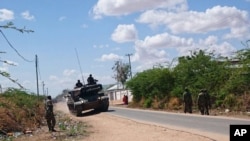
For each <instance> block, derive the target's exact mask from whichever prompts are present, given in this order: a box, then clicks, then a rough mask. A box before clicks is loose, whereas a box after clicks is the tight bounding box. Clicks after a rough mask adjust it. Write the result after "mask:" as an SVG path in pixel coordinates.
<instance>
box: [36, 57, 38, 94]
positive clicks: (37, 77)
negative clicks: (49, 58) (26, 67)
mask: <svg viewBox="0 0 250 141" xmlns="http://www.w3.org/2000/svg"><path fill="white" fill-rule="evenodd" d="M37 69H38V58H37V55H36V88H37V96H39V85H38V70H37Z"/></svg>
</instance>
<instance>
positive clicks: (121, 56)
mask: <svg viewBox="0 0 250 141" xmlns="http://www.w3.org/2000/svg"><path fill="white" fill-rule="evenodd" d="M249 14H250V0H209V1H200V0H188V1H187V0H174V1H173V0H133V1H130V0H73V1H72V0H71V1H70V0H36V1H34V0H18V1H16V0H0V25H5V24H6V23H7V22H13V23H14V24H15V26H17V27H20V28H22V27H26V29H31V30H34V31H35V32H34V33H20V32H17V31H15V30H11V29H2V28H1V30H2V32H3V33H4V35H5V36H6V37H7V38H8V40H9V41H10V43H11V44H12V45H13V47H14V48H15V49H16V50H17V51H18V52H19V53H20V54H21V56H23V57H24V58H25V59H27V60H29V61H25V60H24V59H22V58H21V57H20V56H19V55H18V54H17V53H16V52H15V51H14V50H13V49H12V48H11V47H10V46H9V44H8V43H7V42H6V40H5V39H4V37H3V36H2V35H0V51H2V52H6V53H1V54H0V60H2V61H3V60H7V61H8V62H10V63H14V64H15V65H16V66H10V65H6V64H4V63H2V62H0V63H1V64H0V69H1V70H2V71H7V72H9V73H10V74H11V77H12V78H13V79H15V80H18V82H19V83H20V84H22V85H23V86H24V87H25V88H26V89H28V91H31V92H35V93H36V69H35V55H37V56H38V65H39V69H38V70H39V86H40V87H39V89H40V90H39V93H40V94H43V90H42V89H43V87H42V82H44V84H45V85H44V88H45V90H48V93H49V94H50V95H52V96H53V97H54V96H56V95H57V94H60V93H61V92H62V90H64V89H72V88H73V87H74V85H75V83H76V81H77V80H78V79H81V80H82V75H83V77H84V81H85V82H86V79H87V77H88V75H89V74H92V75H93V76H94V77H95V78H96V79H98V80H99V83H102V84H112V83H115V82H116V81H115V79H114V78H113V75H114V72H113V71H112V69H111V68H112V67H113V65H114V62H115V61H117V60H121V61H122V62H124V63H128V60H129V59H128V57H127V56H125V55H126V54H133V55H132V56H131V65H132V72H133V74H135V73H136V72H141V71H143V70H145V69H149V68H152V67H153V66H155V65H158V64H162V65H167V64H168V63H170V62H172V60H175V58H176V57H178V56H183V55H189V53H190V52H191V51H193V50H197V49H203V50H206V51H207V52H214V53H215V54H217V55H221V56H232V55H233V53H234V52H235V51H237V50H239V49H242V48H244V46H243V45H242V44H241V42H244V41H246V40H249V39H250V15H249ZM76 50H77V53H78V56H79V60H80V64H81V68H82V75H81V71H80V67H79V65H78V61H77V57H76ZM0 85H1V86H2V88H3V89H6V88H7V87H18V86H17V85H16V84H13V83H12V82H10V81H9V80H8V79H6V78H4V77H2V76H0Z"/></svg>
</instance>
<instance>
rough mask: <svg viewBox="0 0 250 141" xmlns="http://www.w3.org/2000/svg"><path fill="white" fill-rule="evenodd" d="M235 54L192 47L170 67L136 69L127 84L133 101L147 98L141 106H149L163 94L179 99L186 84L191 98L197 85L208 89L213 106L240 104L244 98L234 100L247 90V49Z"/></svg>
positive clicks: (249, 64)
mask: <svg viewBox="0 0 250 141" xmlns="http://www.w3.org/2000/svg"><path fill="white" fill-rule="evenodd" d="M236 56H237V57H236V58H234V59H228V58H227V57H224V58H223V57H220V56H219V57H218V56H215V55H214V54H213V53H206V52H205V51H202V50H200V51H195V52H193V53H192V54H191V55H190V56H182V57H179V58H178V64H177V65H176V66H175V67H174V68H173V69H172V70H169V69H166V68H154V69H149V70H145V71H143V72H140V73H137V74H136V75H135V76H134V77H133V78H132V79H131V80H130V81H128V82H127V83H126V86H127V87H128V88H129V89H130V90H131V91H132V94H133V101H134V102H136V103H139V102H141V100H143V99H146V100H145V101H144V104H143V106H144V107H151V106H152V101H155V100H156V101H157V100H159V99H163V98H166V99H170V98H171V97H176V98H177V99H180V100H181V99H182V94H183V90H184V88H185V87H188V88H189V90H190V92H191V93H192V96H193V98H194V100H195V98H197V95H198V93H199V90H200V89H207V90H208V92H209V93H210V95H211V96H212V97H213V99H212V102H213V104H214V105H215V106H216V107H220V106H226V107H233V106H237V107H240V106H241V105H242V103H243V102H241V103H240V102H237V101H236V100H235V99H236V97H235V96H240V95H242V94H243V93H244V92H246V91H249V90H250V85H249V84H250V49H244V50H242V51H239V52H237V54H236ZM229 94H230V95H229ZM166 102H169V101H166ZM159 104H161V105H163V104H162V103H161V102H159ZM159 106H160V105H158V107H159ZM154 107H155V105H154ZM161 107H162V106H161Z"/></svg>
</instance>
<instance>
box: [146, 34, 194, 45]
mask: <svg viewBox="0 0 250 141" xmlns="http://www.w3.org/2000/svg"><path fill="white" fill-rule="evenodd" d="M142 44H143V46H145V47H149V48H165V47H181V46H190V45H192V44H193V39H191V38H190V39H185V38H181V37H178V36H173V35H169V34H168V33H162V34H157V35H155V36H147V37H145V39H144V41H143V43H142Z"/></svg>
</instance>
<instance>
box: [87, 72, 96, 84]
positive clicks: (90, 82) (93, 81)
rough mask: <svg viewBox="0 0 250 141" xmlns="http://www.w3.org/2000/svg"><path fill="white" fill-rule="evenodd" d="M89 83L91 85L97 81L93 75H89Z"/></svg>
mask: <svg viewBox="0 0 250 141" xmlns="http://www.w3.org/2000/svg"><path fill="white" fill-rule="evenodd" d="M87 81H88V84H89V85H92V84H95V80H94V78H93V76H92V74H90V75H89V77H88V79H87Z"/></svg>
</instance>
